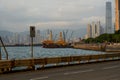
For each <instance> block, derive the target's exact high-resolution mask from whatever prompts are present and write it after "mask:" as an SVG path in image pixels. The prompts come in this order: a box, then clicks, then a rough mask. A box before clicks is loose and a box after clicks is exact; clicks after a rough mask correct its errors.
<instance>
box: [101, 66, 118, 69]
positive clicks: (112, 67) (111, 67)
mask: <svg viewBox="0 0 120 80" xmlns="http://www.w3.org/2000/svg"><path fill="white" fill-rule="evenodd" d="M118 67H119V66H110V67H105V68H103V69H114V68H118Z"/></svg>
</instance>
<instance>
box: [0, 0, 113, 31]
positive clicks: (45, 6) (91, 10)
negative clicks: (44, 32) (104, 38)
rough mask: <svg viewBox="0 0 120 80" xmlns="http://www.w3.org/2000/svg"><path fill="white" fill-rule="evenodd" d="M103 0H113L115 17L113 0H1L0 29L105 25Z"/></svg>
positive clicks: (22, 29) (24, 29)
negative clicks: (96, 22) (97, 22)
mask: <svg viewBox="0 0 120 80" xmlns="http://www.w3.org/2000/svg"><path fill="white" fill-rule="evenodd" d="M106 1H111V2H112V8H113V11H112V12H113V17H114V12H115V11H114V0H0V30H8V31H12V32H23V31H26V30H27V31H28V30H29V26H36V28H37V29H79V28H85V27H86V26H87V24H88V23H91V22H93V21H101V24H102V25H104V24H105V2H106ZM113 22H114V18H113Z"/></svg>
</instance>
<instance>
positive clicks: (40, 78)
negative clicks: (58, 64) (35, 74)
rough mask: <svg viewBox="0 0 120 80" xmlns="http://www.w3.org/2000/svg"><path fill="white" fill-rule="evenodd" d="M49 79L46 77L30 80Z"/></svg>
mask: <svg viewBox="0 0 120 80" xmlns="http://www.w3.org/2000/svg"><path fill="white" fill-rule="evenodd" d="M47 78H48V77H47V76H45V77H39V78H33V79H30V80H41V79H47Z"/></svg>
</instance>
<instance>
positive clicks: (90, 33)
mask: <svg viewBox="0 0 120 80" xmlns="http://www.w3.org/2000/svg"><path fill="white" fill-rule="evenodd" d="M87 37H88V38H90V37H92V26H91V24H88V27H87Z"/></svg>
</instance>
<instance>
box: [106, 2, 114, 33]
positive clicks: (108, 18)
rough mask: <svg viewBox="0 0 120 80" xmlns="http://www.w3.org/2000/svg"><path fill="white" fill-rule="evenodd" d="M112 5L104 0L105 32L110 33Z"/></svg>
mask: <svg viewBox="0 0 120 80" xmlns="http://www.w3.org/2000/svg"><path fill="white" fill-rule="evenodd" d="M112 32H113V31H112V5H111V2H106V33H108V34H109V33H112Z"/></svg>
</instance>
